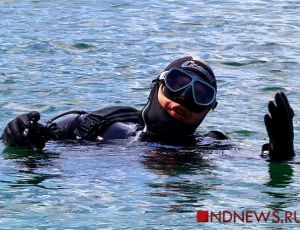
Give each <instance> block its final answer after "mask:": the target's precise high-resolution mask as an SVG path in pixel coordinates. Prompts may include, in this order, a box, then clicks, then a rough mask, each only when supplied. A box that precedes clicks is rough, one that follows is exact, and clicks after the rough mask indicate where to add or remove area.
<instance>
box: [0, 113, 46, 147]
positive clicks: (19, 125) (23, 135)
mask: <svg viewBox="0 0 300 230" xmlns="http://www.w3.org/2000/svg"><path fill="white" fill-rule="evenodd" d="M39 120H40V113H39V112H36V111H33V112H30V113H27V114H22V115H20V116H18V117H16V118H15V119H14V120H12V121H11V122H9V123H8V125H7V126H6V128H5V129H4V132H3V134H2V136H1V139H2V140H3V141H4V143H5V144H8V145H10V146H15V147H16V146H17V147H32V148H36V149H42V148H44V147H45V143H46V141H47V129H46V128H45V126H44V125H42V124H40V123H38V121H39Z"/></svg>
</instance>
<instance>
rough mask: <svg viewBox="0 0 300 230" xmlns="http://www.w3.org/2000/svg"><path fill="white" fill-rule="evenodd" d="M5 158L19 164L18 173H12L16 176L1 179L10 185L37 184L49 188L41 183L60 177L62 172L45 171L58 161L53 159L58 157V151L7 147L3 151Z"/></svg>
mask: <svg viewBox="0 0 300 230" xmlns="http://www.w3.org/2000/svg"><path fill="white" fill-rule="evenodd" d="M2 155H3V158H4V159H5V160H13V161H14V162H15V163H16V164H17V166H16V167H15V169H16V170H17V172H18V174H17V176H16V174H15V173H13V174H11V176H13V177H14V178H11V180H9V181H4V180H1V182H2V183H5V184H7V185H9V186H10V187H20V186H31V185H34V186H37V187H41V188H47V189H49V188H48V187H45V186H44V185H42V184H41V183H42V182H44V181H46V180H47V179H52V178H58V177H60V174H57V173H54V174H51V173H49V171H48V172H47V173H44V170H45V169H47V168H48V167H52V166H54V165H55V164H56V163H54V162H53V159H55V158H58V154H57V153H53V152H48V151H36V150H33V149H29V148H10V147H7V148H5V149H4V150H3V151H2Z"/></svg>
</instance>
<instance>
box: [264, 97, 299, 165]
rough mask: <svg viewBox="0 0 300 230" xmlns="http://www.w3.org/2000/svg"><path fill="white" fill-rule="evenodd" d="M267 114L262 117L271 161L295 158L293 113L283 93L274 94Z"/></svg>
mask: <svg viewBox="0 0 300 230" xmlns="http://www.w3.org/2000/svg"><path fill="white" fill-rule="evenodd" d="M268 109H269V114H266V115H265V117H264V121H265V126H266V129H267V133H268V136H269V144H268V145H264V146H263V148H264V149H263V150H265V149H266V148H268V151H269V157H270V160H271V161H284V160H290V159H292V158H293V157H294V156H295V151H294V128H293V117H294V111H293V109H292V108H291V106H290V104H289V101H288V99H287V97H286V95H285V94H284V93H283V92H279V93H276V95H275V101H270V102H269V104H268Z"/></svg>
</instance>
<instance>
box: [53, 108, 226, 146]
mask: <svg viewBox="0 0 300 230" xmlns="http://www.w3.org/2000/svg"><path fill="white" fill-rule="evenodd" d="M183 125H184V124H183ZM47 129H48V133H49V135H48V137H49V139H53V140H64V139H74V140H75V139H84V140H91V141H95V140H111V139H125V138H129V137H132V136H136V137H137V138H138V139H140V140H143V141H154V142H163V143H169V144H193V143H195V141H196V139H195V136H194V132H193V133H191V134H190V135H187V134H186V133H184V132H180V131H181V130H178V131H177V132H174V129H172V130H171V131H169V132H168V130H165V129H164V130H162V129H160V127H158V126H155V127H152V128H151V129H146V128H145V122H144V119H143V115H142V111H138V110H136V109H135V108H132V107H126V106H115V107H108V108H104V109H100V110H96V111H93V112H90V113H85V114H81V115H77V116H74V117H71V118H67V119H63V120H61V121H59V122H52V123H51V124H50V125H48V128H47ZM207 136H210V137H213V138H215V139H228V138H227V136H226V135H224V134H223V133H221V132H218V131H212V132H210V133H209V134H207Z"/></svg>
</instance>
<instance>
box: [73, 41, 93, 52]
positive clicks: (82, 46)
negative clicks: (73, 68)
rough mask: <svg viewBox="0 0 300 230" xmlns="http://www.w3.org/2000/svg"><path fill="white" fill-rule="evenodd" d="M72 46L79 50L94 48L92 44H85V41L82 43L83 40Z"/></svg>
mask: <svg viewBox="0 0 300 230" xmlns="http://www.w3.org/2000/svg"><path fill="white" fill-rule="evenodd" d="M73 47H74V48H76V49H80V50H85V49H91V48H94V46H93V45H89V44H86V43H83V42H80V43H76V44H74V45H73Z"/></svg>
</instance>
